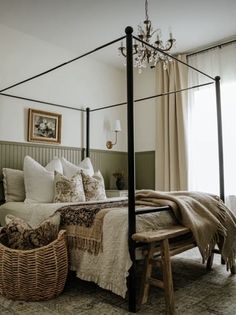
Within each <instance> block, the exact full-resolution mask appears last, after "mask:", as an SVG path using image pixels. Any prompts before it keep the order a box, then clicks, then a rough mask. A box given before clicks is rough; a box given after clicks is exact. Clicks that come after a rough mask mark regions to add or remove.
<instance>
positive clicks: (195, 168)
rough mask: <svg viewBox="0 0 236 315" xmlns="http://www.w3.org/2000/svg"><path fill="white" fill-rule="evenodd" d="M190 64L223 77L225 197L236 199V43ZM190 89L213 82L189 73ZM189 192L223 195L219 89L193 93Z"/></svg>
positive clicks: (195, 58)
mask: <svg viewBox="0 0 236 315" xmlns="http://www.w3.org/2000/svg"><path fill="white" fill-rule="evenodd" d="M188 63H189V64H190V65H192V66H194V67H196V68H198V69H200V70H202V71H204V72H206V73H208V74H209V75H211V76H213V77H215V76H216V75H219V76H220V77H221V80H220V81H221V104H222V123H223V149H224V171H225V193H226V195H230V194H234V195H236V123H235V122H236V92H235V91H236V43H233V44H228V45H225V46H221V47H218V48H215V49H211V50H208V51H206V52H204V53H199V54H195V55H192V56H190V57H189V58H188ZM188 78H189V79H188V81H189V85H195V84H200V83H205V82H209V81H210V80H209V79H207V78H205V77H203V76H202V75H201V74H197V73H195V72H193V71H192V70H189V71H188ZM188 103H189V104H188V105H189V106H188V118H189V120H188V121H189V125H188V148H189V152H188V153H189V189H190V190H198V191H199V190H200V191H206V192H210V193H216V194H219V168H218V142H217V141H218V139H217V118H216V100H215V86H214V85H213V86H207V87H204V88H199V89H194V90H191V91H189V95H188Z"/></svg>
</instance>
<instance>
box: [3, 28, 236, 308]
mask: <svg viewBox="0 0 236 315" xmlns="http://www.w3.org/2000/svg"><path fill="white" fill-rule="evenodd" d="M125 31H126V36H123V37H121V38H118V39H116V40H114V41H112V42H110V43H107V44H105V45H103V46H100V47H98V48H96V49H94V50H92V51H90V52H88V53H85V54H83V55H81V56H79V57H77V58H74V59H72V60H69V61H67V62H65V63H63V64H60V65H58V66H56V67H54V68H52V69H49V70H47V71H45V72H43V73H40V74H38V75H36V76H33V77H30V78H28V79H26V80H23V81H21V82H19V83H16V84H13V85H11V86H9V87H6V88H4V89H2V90H1V91H0V95H2V96H6V97H12V98H16V99H22V100H27V101H31V102H36V103H41V104H47V105H52V106H56V107H64V108H69V109H71V110H76V111H81V112H85V113H86V157H89V156H90V142H89V139H90V116H91V115H92V114H95V113H96V111H100V110H105V109H107V108H111V107H117V106H123V105H127V122H128V134H127V139H128V200H124V201H123V202H124V203H123V204H122V205H123V206H128V218H127V211H126V210H125V209H123V208H122V209H121V211H120V212H119V211H117V212H116V213H115V212H113V213H112V212H109V214H108V215H106V216H105V217H104V224H106V229H105V233H104V235H103V236H104V243H106V242H107V239H109V233H111V234H112V231H114V229H115V226H116V224H118V225H120V227H121V234H115V235H114V237H115V238H117V237H123V243H124V244H126V245H125V246H127V249H126V250H127V251H128V253H129V257H128V258H127V257H126V258H125V259H126V260H124V261H123V263H124V265H125V268H126V269H125V270H124V272H123V273H124V276H125V278H126V277H127V276H128V281H127V285H128V290H127V292H128V300H129V311H131V312H136V276H135V273H136V270H135V269H136V268H135V264H136V252H137V251H136V249H137V247H140V245H142V244H141V243H145V242H146V243H148V242H151V243H152V242H158V241H161V242H162V241H164V242H165V240H166V239H169V238H173V237H175V236H176V234H175V233H176V231H175V232H174V234H173V231H172V232H170V231H169V233H168V231H167V234H165V238H164V239H163V238H160V237H159V236H157V235H156V234H154V237H153V235H152V236H151V241H150V235H149V236H148V237H149V238H145V237H144V236H145V235H143V234H139V233H140V232H141V233H142V232H145V226H143V227H142V228H141V226H142V219H141V218H142V216H144V217H146V218H148V216H149V215H150V218H151V219H150V220H151V221H153V218H155V216H156V218H155V220H157V221H158V220H160V218H161V216H164V217H165V215H166V214H167V217H168V219H167V221H168V220H169V221H168V222H169V223H170V221H171V224H176V221H175V220H174V221H172V219H173V218H172V217H173V215H170V213H172V210H173V203H170V204H166V205H165V203H164V204H163V205H161V206H160V203H158V202H157V204H158V205H159V206H157V205H155V206H154V205H153V203H152V202H151V204H148V206H146V205H145V202H146V203H147V202H149V199H148V198H149V197H151V201H153V199H154V200H156V199H158V200H159V201H160V199H163V198H162V197H163V196H160V195H158V196H153V195H151V196H150V195H148V194H149V193H150V192H146V195H145V192H144V195H142V193H141V194H140V195H138V196H139V197H138V199H140V201H141V202H139V203H140V204H141V205H140V206H139V207H137V205H136V198H135V152H134V103H135V102H139V101H144V100H146V99H151V98H157V97H160V96H163V95H168V94H172V93H180V92H182V91H186V90H189V89H193V88H198V87H202V86H205V85H208V84H213V83H215V89H216V105H217V122H218V146H219V147H218V148H219V178H220V198H221V199H222V200H223V201H224V169H223V143H222V122H221V101H220V77H215V78H213V77H211V76H209V75H207V74H205V73H203V72H202V71H200V70H198V69H196V68H194V67H192V66H190V65H188V64H185V63H184V62H182V61H180V60H178V59H177V58H175V57H173V56H170V55H168V54H167V53H166V52H164V51H162V50H161V49H159V48H155V47H153V46H152V45H150V44H148V43H146V42H142V41H141V40H140V39H139V38H137V37H135V36H133V35H132V32H133V30H132V28H131V27H127V28H126V30H125ZM124 38H126V53H127V56H126V59H127V60H126V69H127V70H126V71H127V102H124V103H119V104H113V105H109V106H104V107H100V108H94V109H90V108H86V110H83V109H78V108H73V107H68V106H65V105H61V104H55V103H50V102H43V101H40V100H36V99H30V98H25V97H20V96H16V95H12V94H7V93H5V92H6V91H7V90H9V89H10V88H13V87H15V86H18V85H20V84H22V83H25V82H28V81H30V80H33V79H35V78H37V77H39V76H42V75H45V74H47V73H49V72H51V71H54V70H56V69H58V68H60V67H63V66H65V65H67V64H69V63H71V62H74V61H76V60H78V59H81V58H83V57H84V56H87V55H90V54H92V53H93V52H95V51H97V50H100V49H102V48H104V47H106V46H109V45H111V44H113V43H116V42H118V41H120V40H122V39H124ZM133 39H135V40H137V41H140V42H142V43H143V44H144V45H147V46H150V47H151V48H152V49H156V50H158V51H159V52H160V53H162V54H165V55H168V56H170V57H171V58H172V59H174V60H176V61H177V62H180V63H182V64H184V65H186V66H187V67H190V68H192V69H193V70H194V71H197V72H200V73H201V74H202V75H205V76H207V77H208V78H209V79H210V80H211V82H209V83H206V84H201V85H198V86H192V87H188V88H184V89H182V90H178V91H172V92H169V93H163V94H160V95H153V96H150V97H146V98H142V99H137V100H134V96H133V48H132V47H133ZM172 197H173V200H175V199H174V198H175V197H176V196H172ZM195 197H196V198H198V196H196V195H194V198H195ZM144 199H145V200H144ZM164 199H165V198H164ZM142 200H144V201H145V202H142ZM173 200H172V201H173ZM114 202H115V201H114ZM100 203H101V202H100ZM154 204H155V202H154ZM91 205H94V202H91ZM144 205H145V206H144ZM171 205H172V206H171ZM60 206H62V205H60ZM11 207H13V205H9V209H10V208H11ZM31 207H32V209H31V210H32V212H33V210H34V208H35V205H32V206H31ZM40 207H41V209H42V211H44V210H43V209H45V208H49V209H50V213H53V212H55V211H56V210H58V208H59V206H58V204H57V205H56V206H55V204H52V205H50V204H45V205H41V206H40ZM106 207H107V206H106ZM115 207H116V208H117V207H118V205H117V204H115ZM183 207H184V206H183ZM31 210H30V211H31ZM59 211H60V210H59ZM177 211H178V210H177ZM27 215H28V214H26V216H27ZM170 217H171V218H170ZM137 222H138V224H139V227H138V230H137ZM114 223H115V225H114ZM149 223H150V222H149ZM177 224H178V223H177ZM127 225H128V228H127ZM151 225H152V223H150V226H151ZM157 225H158V224H157ZM124 226H125V227H126V230H124V229H123V228H124ZM150 226H149V228H150ZM146 227H147V226H146ZM127 229H128V242H127V240H126V239H124V238H126V233H127ZM151 229H152V230H155V227H154V226H152V227H151ZM190 230H191V228H190ZM190 230H189V226H188V227H187V228H184V229H182V228H180V231H179V230H178V233H177V236H178V235H179V234H181V233H182V234H184V235H185V234H186V235H188V236H189V231H190ZM103 231H104V230H103ZM137 232H138V233H137ZM165 232H166V231H165ZM134 235H136V237H134ZM113 241H114V240H113ZM114 242H115V241H114ZM140 242H141V243H140ZM114 244H115V243H113V244H110V245H108V246H113V245H114ZM195 245H196V244H195ZM195 245H194V246H195ZM105 246H106V245H105V244H104V247H105ZM122 246H123V245H122ZM189 248H190V247H189ZM186 249H187V248H186ZM114 250H115V249H114ZM119 253H120V252H119ZM74 254H75V253H74V252H72V253H71V256H73V255H74ZM110 254H112V252H110ZM208 254H209V253H208ZM82 255H83V257H81V256H80V257H79V259H85V261H86V259H87V260H89V259H90V260H91V257H90V258H88V257H86V256H89V254H88V253H85V254H82ZM116 255H117V256H118V253H116ZM125 255H126V254H125ZM208 256H209V255H208ZM76 259H78V257H74V261H76ZM99 259H100V258H95V259H94V260H92V264H96V261H97V262H98V260H99ZM106 259H107V256H106V257H103V259H102V260H101V261H102V262H103V263H104V262H105V260H106ZM127 259H128V260H127ZM100 263H101V262H100ZM113 263H114V262H113ZM86 264H87V262H86ZM111 264H112V262H111ZM231 265H232V264H231ZM74 268H76V267H74ZM113 268H116V266H114V265H113ZM121 268H123V267H121ZM127 270H128V272H127ZM80 276H81V278H82V279H83V273H82V272H81V274H80ZM84 279H86V280H89V276H86V277H84ZM91 279H92V278H91ZM92 280H93V279H92ZM118 281H119V279H118ZM103 287H104V286H103ZM105 287H106V286H105ZM106 288H107V289H109V286H107V287H106ZM113 292H115V290H113ZM121 295H123V296H124V295H125V291H124V292H123V293H122V294H121Z"/></svg>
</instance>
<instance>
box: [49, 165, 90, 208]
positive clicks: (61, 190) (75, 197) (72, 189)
mask: <svg viewBox="0 0 236 315" xmlns="http://www.w3.org/2000/svg"><path fill="white" fill-rule="evenodd" d="M81 201H85V194H84V188H83V182H82V177H81V174H80V173H78V174H76V175H74V176H73V177H72V178H68V177H66V176H64V175H62V174H60V173H58V172H56V171H55V172H54V202H81Z"/></svg>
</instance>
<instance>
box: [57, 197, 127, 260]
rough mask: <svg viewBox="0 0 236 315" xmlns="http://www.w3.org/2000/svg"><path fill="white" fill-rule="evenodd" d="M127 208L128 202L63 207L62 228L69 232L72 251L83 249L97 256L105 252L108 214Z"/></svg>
mask: <svg viewBox="0 0 236 315" xmlns="http://www.w3.org/2000/svg"><path fill="white" fill-rule="evenodd" d="M121 207H127V200H120V201H104V202H102V203H91V204H76V205H67V206H64V207H61V208H59V209H58V210H57V212H59V213H60V215H61V228H63V229H65V230H66V231H67V240H68V246H69V248H70V249H81V250H83V251H87V252H89V253H91V254H94V255H97V254H98V253H99V252H100V251H102V250H103V246H102V227H103V219H104V216H105V215H106V213H107V212H108V211H110V210H114V208H121Z"/></svg>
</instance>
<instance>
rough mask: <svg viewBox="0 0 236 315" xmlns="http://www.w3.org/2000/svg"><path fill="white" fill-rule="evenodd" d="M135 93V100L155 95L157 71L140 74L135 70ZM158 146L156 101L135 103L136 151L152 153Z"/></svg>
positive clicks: (148, 70) (146, 70) (146, 71)
mask: <svg viewBox="0 0 236 315" xmlns="http://www.w3.org/2000/svg"><path fill="white" fill-rule="evenodd" d="M134 73H135V75H134V91H135V99H139V98H143V97H148V96H151V95H155V94H157V93H156V84H157V83H156V71H155V69H149V68H147V69H145V70H143V72H142V73H140V74H139V73H138V72H137V71H136V69H135V72H134ZM155 146H156V99H150V100H146V101H142V102H137V103H135V149H136V151H137V152H140V151H152V150H155Z"/></svg>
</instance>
